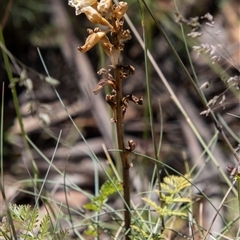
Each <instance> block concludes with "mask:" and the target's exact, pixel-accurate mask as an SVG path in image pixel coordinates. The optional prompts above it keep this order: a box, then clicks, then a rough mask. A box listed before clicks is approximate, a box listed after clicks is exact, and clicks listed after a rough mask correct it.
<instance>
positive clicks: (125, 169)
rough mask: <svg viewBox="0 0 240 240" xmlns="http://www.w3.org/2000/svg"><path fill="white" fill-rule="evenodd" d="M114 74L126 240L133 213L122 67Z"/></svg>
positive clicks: (127, 239) (115, 70)
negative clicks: (126, 143) (124, 118)
mask: <svg viewBox="0 0 240 240" xmlns="http://www.w3.org/2000/svg"><path fill="white" fill-rule="evenodd" d="M114 75H115V80H116V112H117V113H116V118H117V119H116V120H117V122H116V128H117V140H118V148H119V150H120V158H121V162H122V178H123V197H124V210H125V211H124V220H125V229H126V238H125V239H126V240H129V239H130V237H129V236H130V231H129V230H130V225H131V213H130V211H129V207H130V182H129V168H130V164H129V162H128V157H127V154H126V152H125V146H124V138H123V136H124V133H123V114H122V79H121V76H120V69H119V68H118V67H116V68H115V69H114Z"/></svg>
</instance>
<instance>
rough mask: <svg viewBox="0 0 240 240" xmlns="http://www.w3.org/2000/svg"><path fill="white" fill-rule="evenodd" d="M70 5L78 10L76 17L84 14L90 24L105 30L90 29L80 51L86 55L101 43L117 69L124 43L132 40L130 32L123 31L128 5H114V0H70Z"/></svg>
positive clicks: (121, 3) (124, 3)
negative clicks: (97, 25)
mask: <svg viewBox="0 0 240 240" xmlns="http://www.w3.org/2000/svg"><path fill="white" fill-rule="evenodd" d="M68 4H69V5H70V6H71V7H74V8H75V9H76V11H75V13H76V15H79V14H81V13H84V14H85V15H86V17H87V18H88V20H89V21H90V22H92V23H94V24H99V25H102V26H103V30H102V29H100V28H99V27H96V28H95V29H93V30H92V29H88V30H87V32H88V37H87V39H86V41H85V44H84V45H83V46H81V47H79V48H78V50H79V51H80V52H82V53H85V52H87V51H88V50H90V49H91V48H92V47H93V46H95V45H96V44H97V43H100V44H101V46H102V48H103V50H104V52H105V53H106V54H107V55H108V56H109V57H110V60H111V64H112V65H113V66H114V67H115V66H116V65H117V64H118V59H119V56H120V52H121V51H123V47H124V45H123V42H124V41H126V40H129V39H131V35H130V31H129V30H124V29H123V22H124V20H123V15H124V14H125V13H126V11H127V8H128V5H127V3H126V2H119V3H118V4H113V3H112V0H100V1H97V0H69V1H68ZM107 35H109V36H107ZM110 39H111V40H110Z"/></svg>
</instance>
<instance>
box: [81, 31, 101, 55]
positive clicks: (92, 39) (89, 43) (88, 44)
mask: <svg viewBox="0 0 240 240" xmlns="http://www.w3.org/2000/svg"><path fill="white" fill-rule="evenodd" d="M105 34H106V32H93V33H92V34H90V35H89V36H88V37H87V39H86V41H85V44H84V45H83V46H82V47H79V48H78V50H79V51H80V52H82V53H85V52H87V51H88V50H90V49H91V48H92V47H93V46H94V45H96V44H97V43H98V42H99V41H100V40H101V39H102V38H103V37H104V36H105Z"/></svg>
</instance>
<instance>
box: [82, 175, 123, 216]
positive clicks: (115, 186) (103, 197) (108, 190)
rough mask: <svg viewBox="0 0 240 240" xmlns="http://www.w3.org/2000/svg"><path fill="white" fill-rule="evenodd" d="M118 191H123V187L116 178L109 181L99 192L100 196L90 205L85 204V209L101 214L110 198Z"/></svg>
mask: <svg viewBox="0 0 240 240" xmlns="http://www.w3.org/2000/svg"><path fill="white" fill-rule="evenodd" d="M117 191H122V185H121V184H120V183H119V181H118V180H117V179H116V178H113V179H112V181H110V180H107V181H106V182H105V183H104V184H103V185H102V186H101V189H100V191H99V195H98V196H96V197H94V198H93V199H92V201H91V202H90V203H88V204H85V205H84V207H85V208H86V209H88V210H92V211H95V212H99V211H100V210H101V209H102V207H103V204H104V203H105V202H106V201H107V200H108V197H109V196H110V195H112V194H113V193H115V192H117Z"/></svg>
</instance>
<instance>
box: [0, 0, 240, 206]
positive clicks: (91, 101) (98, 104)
mask: <svg viewBox="0 0 240 240" xmlns="http://www.w3.org/2000/svg"><path fill="white" fill-rule="evenodd" d="M127 2H128V6H129V9H128V12H127V13H128V16H129V18H130V19H131V21H132V23H133V25H134V26H135V28H136V30H137V32H138V33H139V34H140V36H142V26H141V12H140V9H139V4H138V2H137V1H133V0H129V1H127ZM146 2H147V3H148V5H149V7H150V8H151V10H152V12H153V14H154V15H155V17H156V19H157V21H158V22H159V23H160V24H161V26H162V27H163V29H164V30H165V31H166V33H167V36H168V37H169V39H170V41H171V42H172V44H173V46H174V48H175V50H176V51H177V52H178V54H179V55H180V57H181V59H182V61H183V62H184V64H185V66H186V68H187V69H188V70H189V72H190V74H191V75H192V76H193V75H194V74H193V72H192V70H191V65H190V62H189V59H188V56H187V53H186V48H185V43H184V42H183V37H182V34H181V29H180V25H179V23H178V22H176V15H175V12H176V8H175V5H174V1H146ZM176 3H177V5H178V8H179V12H180V13H181V14H182V16H183V17H184V18H185V19H188V20H189V19H190V18H193V17H196V16H198V17H199V21H200V22H201V23H202V26H201V32H203V33H204V34H202V36H200V37H199V38H197V39H191V38H190V37H186V38H187V42H188V46H189V51H190V56H191V59H192V61H193V64H194V66H195V71H196V75H197V76H198V80H199V83H198V86H199V87H200V86H202V85H203V84H205V83H207V84H208V85H209V86H208V88H203V89H202V91H203V93H204V95H205V97H206V99H207V101H209V100H210V99H212V98H213V97H214V96H216V95H217V96H220V97H221V99H222V97H223V95H224V96H225V97H226V99H227V100H226V104H225V105H224V107H223V106H222V105H221V104H220V105H218V106H216V107H215V108H214V111H215V113H216V114H217V116H218V119H219V121H222V122H221V124H222V125H224V126H227V129H229V131H227V137H228V139H229V141H230V142H231V143H232V145H233V147H235V148H237V146H238V144H239V142H238V139H239V138H240V121H239V116H240V105H239V101H240V99H239V89H238V88H237V87H233V88H229V86H228V84H227V80H228V79H229V78H230V77H234V76H238V78H239V69H240V67H239V66H240V24H239V21H240V20H239V16H240V6H239V2H238V1H237V0H213V1H207V0H203V1H194V0H181V1H176ZM1 6H2V7H1V10H0V11H1V15H0V16H1V18H0V21H1V25H2V29H3V35H4V39H5V44H6V49H5V48H4V47H3V45H1V48H2V50H3V51H6V52H7V54H8V55H9V56H10V58H11V59H12V60H11V68H12V69H11V70H12V72H13V75H14V78H16V79H18V80H17V83H16V89H17V94H18V99H19V104H20V110H21V115H22V117H23V124H24V128H25V131H26V134H27V135H28V137H29V138H30V139H31V141H32V142H33V143H34V144H35V146H36V147H37V148H38V149H40V151H41V152H42V154H43V155H45V156H47V157H48V158H49V159H51V158H52V156H53V153H54V149H55V147H56V144H57V139H58V136H59V134H60V132H61V131H62V132H61V139H60V145H59V146H58V149H57V151H56V153H55V155H54V161H53V162H54V164H55V165H56V167H57V168H58V169H59V170H60V171H65V170H66V173H67V174H68V175H69V177H70V178H71V179H72V181H73V182H75V183H76V184H77V185H78V186H80V187H81V188H82V189H84V190H86V191H89V192H93V191H94V172H95V170H94V167H96V166H95V165H94V163H93V161H92V159H91V151H89V148H88V146H86V144H85V142H84V141H83V139H82V137H81V136H80V135H79V133H78V132H77V131H76V128H75V127H74V126H73V123H72V122H71V121H70V119H69V117H68V115H67V114H66V111H65V109H64V108H63V106H62V104H61V102H60V100H59V97H58V94H59V96H60V99H61V100H62V101H63V103H64V105H65V106H66V108H67V110H68V112H69V114H70V115H71V116H72V117H73V119H74V122H75V123H76V126H77V127H78V129H79V130H80V131H81V133H82V135H83V136H84V138H85V139H86V140H87V142H88V144H89V147H90V148H91V149H92V151H93V152H94V153H95V154H96V155H97V157H98V159H99V161H100V162H101V166H103V167H105V168H107V167H108V164H107V161H106V154H105V152H104V149H103V145H105V146H106V149H116V148H117V147H116V140H115V136H114V126H113V124H112V123H111V122H110V119H111V111H110V109H109V107H108V106H107V104H106V103H105V101H104V98H105V96H104V91H102V92H101V93H100V94H99V95H97V96H95V95H94V94H93V92H92V90H93V88H94V87H95V86H96V84H97V82H98V81H99V80H100V78H101V77H100V76H98V75H97V71H98V70H99V69H100V68H103V67H104V68H107V66H108V65H109V64H110V63H109V60H108V59H107V58H106V56H105V55H104V54H103V52H102V50H101V49H100V47H99V46H95V47H94V48H93V49H91V50H90V51H89V52H88V53H86V54H82V53H80V52H79V51H78V50H77V47H79V46H81V45H83V43H84V41H85V39H86V37H87V31H86V29H87V28H94V27H95V26H93V25H92V24H91V23H90V22H89V21H88V20H87V19H86V17H85V15H84V14H81V15H79V16H75V12H74V11H75V10H74V9H73V8H71V7H69V6H68V2H67V1H66V0H2V1H1ZM206 13H210V14H211V15H213V17H214V20H213V21H214V24H213V26H212V27H208V26H206V25H205V22H204V19H201V16H204V15H205V14H206ZM145 21H146V23H147V24H146V33H147V36H148V39H147V46H148V48H149V50H150V52H151V53H152V55H153V58H154V59H155V61H156V63H157V65H158V66H159V68H160V69H161V70H162V72H163V74H164V75H165V77H166V79H167V81H168V83H169V85H170V86H171V88H172V89H173V91H174V92H175V94H176V95H177V98H178V99H179V101H180V102H181V104H182V105H183V107H184V109H185V110H186V112H187V113H188V114H189V117H190V119H191V121H192V122H193V123H194V125H195V127H196V129H197V131H198V132H199V133H200V134H201V136H202V138H203V139H204V141H205V142H206V143H207V144H208V143H210V142H211V141H212V145H211V149H212V153H213V154H214V156H215V158H216V159H217V161H218V164H219V165H220V168H221V169H223V171H225V168H226V166H227V165H228V164H230V165H231V164H232V165H234V164H235V160H234V158H233V156H232V154H231V153H230V152H229V149H228V147H227V146H226V145H225V143H224V141H223V140H222V139H221V136H219V135H217V131H216V129H215V127H214V125H213V123H212V121H211V119H210V118H209V117H206V116H204V115H200V113H201V112H203V111H204V110H206V109H204V107H203V106H202V104H201V102H200V101H199V99H198V96H197V95H196V93H195V92H194V89H193V88H192V86H191V84H190V83H189V82H188V80H187V78H186V76H185V74H184V73H183V71H182V70H181V68H180V67H179V65H178V63H177V61H176V59H175V58H174V56H173V55H172V53H171V51H170V49H169V47H168V45H167V43H166V41H165V40H164V38H163V37H162V35H161V33H160V32H159V29H158V28H157V26H156V24H155V23H154V21H153V20H152V19H151V17H150V16H149V14H148V13H147V11H146V12H145ZM125 28H126V29H128V28H129V26H128V24H127V23H126V27H125ZM184 29H185V33H186V34H187V33H189V32H191V30H192V28H191V27H190V26H186V25H185V26H184ZM130 31H131V29H130ZM131 32H132V31H131ZM194 41H195V42H194ZM197 42H198V44H196V43H197ZM205 43H208V44H209V45H214V46H216V45H217V44H221V45H222V46H223V48H222V49H221V52H217V54H218V55H219V56H220V55H221V60H219V61H218V62H216V63H215V64H212V63H211V60H209V58H207V57H201V56H197V53H196V51H195V52H194V51H192V46H193V45H200V44H205ZM37 48H38V49H39V52H40V53H41V56H42V59H43V61H44V64H45V66H46V68H47V71H48V73H49V75H50V76H51V77H52V78H54V79H57V80H58V81H59V83H60V84H59V85H57V86H56V90H57V93H56V91H55V89H54V88H53V87H52V85H51V84H49V83H48V82H47V81H46V76H47V73H46V71H45V69H44V66H43V61H42V60H41V58H40V55H39V52H38V50H37ZM122 63H123V64H126V65H132V66H133V67H134V68H135V75H133V76H131V77H129V78H128V79H126V80H124V84H123V85H124V94H134V95H135V96H137V97H140V96H143V98H144V105H143V106H138V105H134V104H129V109H128V111H127V114H126V116H125V119H124V129H125V133H126V143H127V140H128V139H133V140H134V141H135V142H136V143H137V147H136V149H135V151H136V152H138V153H141V154H144V155H147V156H150V157H154V150H153V142H152V136H151V131H150V123H149V112H148V103H147V99H146V71H145V64H144V52H143V49H142V47H141V45H140V44H139V42H138V41H137V38H136V37H135V35H134V34H133V33H132V39H131V40H130V41H128V42H127V43H126V45H125V51H124V52H123V53H122ZM148 71H149V76H150V81H151V88H152V89H151V98H152V106H151V107H152V110H153V117H154V131H155V135H156V139H157V140H158V141H160V140H161V150H160V160H161V161H163V162H164V163H165V164H167V165H169V166H171V167H172V168H173V169H176V170H177V171H179V172H181V173H185V172H186V171H187V170H186V166H188V167H189V168H191V167H192V166H197V167H196V171H197V172H198V170H199V169H201V168H203V171H200V172H198V173H199V176H198V179H197V181H196V183H201V184H202V185H201V186H202V188H201V189H202V190H203V191H205V192H206V194H209V197H211V196H213V195H214V194H216V192H215V193H213V192H212V191H213V189H211V190H210V189H208V184H209V183H210V182H211V184H214V183H216V184H217V185H218V184H220V185H221V184H222V186H225V182H224V181H222V180H221V179H222V176H221V175H220V174H219V171H218V170H217V168H216V166H214V164H212V162H211V161H208V160H209V157H208V156H205V155H204V154H202V153H203V147H202V146H201V144H200V143H199V141H198V139H197V137H196V135H195V134H193V132H192V130H191V129H190V127H189V125H188V123H187V121H186V119H185V117H184V116H183V115H182V113H181V112H180V110H179V109H178V107H177V106H176V105H175V103H174V101H173V100H172V98H171V96H170V94H169V92H168V91H167V89H166V87H165V86H164V84H163V83H162V81H161V79H160V78H159V76H158V74H157V73H156V71H155V70H154V68H153V67H152V66H151V65H150V67H149V69H148ZM26 79H30V81H29V84H30V86H29V85H27V83H26ZM3 82H4V118H3V119H4V122H3V128H4V134H3V168H4V175H5V179H6V181H5V184H6V186H7V187H6V194H7V197H8V199H10V200H11V201H12V202H15V203H33V202H34V197H33V196H30V195H29V194H27V193H24V191H18V189H25V190H27V189H29V186H30V184H29V183H28V182H24V181H22V182H19V181H20V180H25V179H28V178H31V177H32V174H33V172H32V168H31V161H30V159H29V157H28V154H27V152H26V149H25V148H24V144H23V141H22V138H21V131H20V128H19V124H18V121H17V119H16V111H15V108H14V103H13V98H12V93H11V86H10V83H9V80H8V77H7V73H6V68H5V65H4V61H3V57H2V55H1V56H0V83H1V88H2V87H3V85H2V83H3ZM27 82H28V81H27ZM238 84H239V80H238ZM238 86H239V85H238ZM107 91H108V90H107V89H106V90H105V93H106V92H107ZM223 93H224V94H223ZM221 99H220V100H221ZM214 136H215V137H214ZM31 149H32V155H33V158H34V160H35V161H36V163H37V166H38V169H39V172H40V176H41V177H44V176H45V174H46V171H47V169H48V167H49V163H47V162H46V161H45V160H44V158H43V156H42V155H41V154H40V153H39V152H38V151H37V150H36V148H33V147H31ZM110 155H111V156H112V158H113V161H114V162H115V163H116V161H117V158H116V154H115V152H114V150H112V151H110ZM131 161H132V163H133V168H132V169H131V179H132V183H133V193H139V192H141V191H144V189H147V187H148V184H149V181H150V180H151V177H152V173H153V168H154V162H152V161H150V160H149V159H146V158H144V157H143V156H140V155H132V156H131ZM97 168H99V176H100V177H99V181H100V183H102V182H103V181H105V180H106V176H105V174H104V172H103V170H102V168H101V167H100V166H97ZM169 173H174V174H176V173H175V172H174V171H173V172H171V170H168V173H166V172H165V171H163V172H162V177H163V176H165V175H166V174H169ZM48 178H49V179H51V180H52V181H53V182H55V183H56V185H55V186H53V185H52V184H46V188H47V189H48V190H49V191H50V192H52V191H53V192H54V193H55V195H54V196H55V197H56V199H57V200H58V201H64V199H65V197H64V192H63V191H62V189H61V184H63V180H62V178H61V176H60V175H59V174H58V173H57V171H56V170H54V169H52V168H51V170H50V173H49V176H48ZM16 183H18V184H16ZM57 183H59V186H58V185H57ZM215 190H216V189H215ZM215 190H214V191H215ZM216 191H217V192H218V193H219V194H220V193H222V192H220V190H219V188H218V189H217V190H216ZM74 194H76V195H74ZM72 196H73V199H74V198H75V199H74V200H73V203H72V204H73V205H74V204H76V205H77V206H82V205H83V204H84V203H86V202H87V201H88V199H87V197H86V196H84V195H83V194H81V193H77V192H74V191H73V192H72ZM138 200H139V198H138V197H136V201H138ZM116 204H119V203H116Z"/></svg>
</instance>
